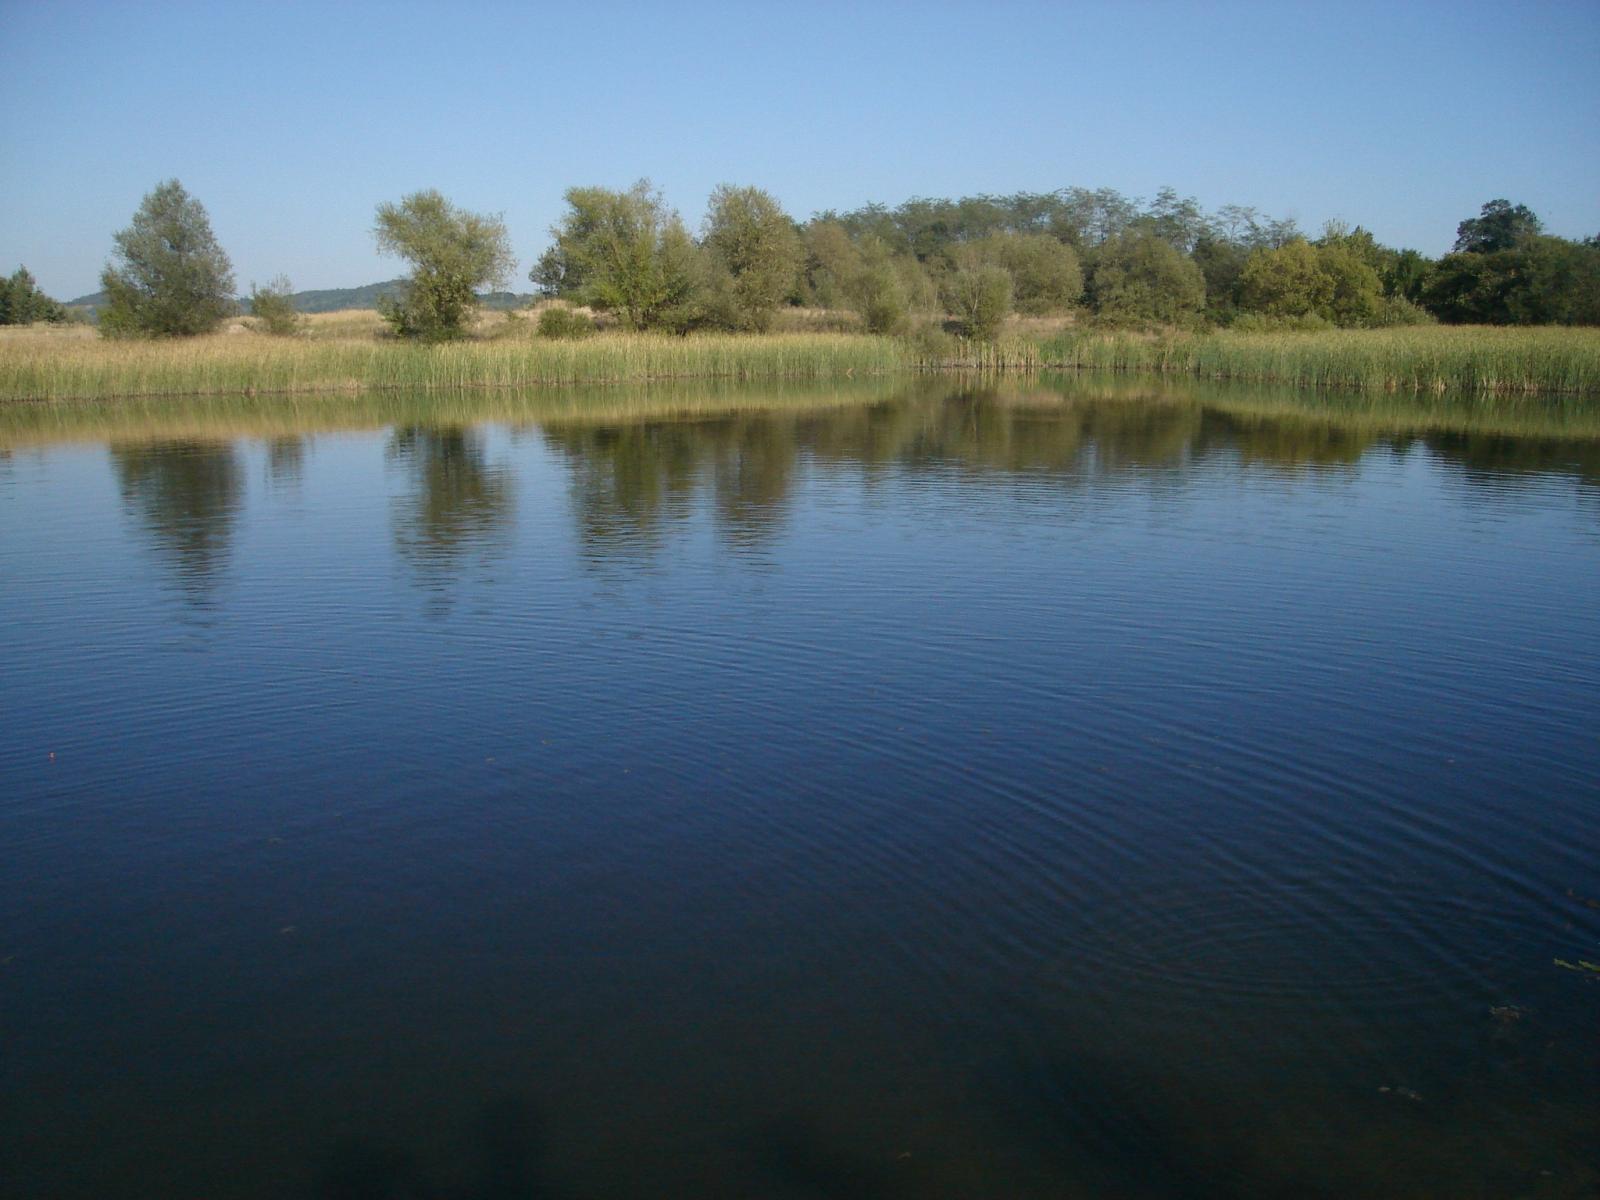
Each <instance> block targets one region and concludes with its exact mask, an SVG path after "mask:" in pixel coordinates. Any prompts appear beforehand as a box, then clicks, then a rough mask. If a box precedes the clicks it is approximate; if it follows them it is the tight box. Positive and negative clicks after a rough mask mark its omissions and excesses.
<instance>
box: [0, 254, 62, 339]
mask: <svg viewBox="0 0 1600 1200" xmlns="http://www.w3.org/2000/svg"><path fill="white" fill-rule="evenodd" d="M66 319H67V310H66V308H65V307H63V306H62V305H61V304H60V303H59V302H57V301H55V300H52V299H50V297H49V296H46V295H45V294H44V293H43V292H41V291H40V290H39V285H38V283H37V282H36V281H35V280H34V278H33V275H32V274H31V273H30V272H29V271H28V268H27V267H18V268H17V269H16V271H15V272H14V273H13V274H12V275H11V277H10V278H9V279H7V278H0V325H32V324H33V323H34V322H35V321H48V322H50V323H51V324H59V323H61V322H62V321H65V320H66Z"/></svg>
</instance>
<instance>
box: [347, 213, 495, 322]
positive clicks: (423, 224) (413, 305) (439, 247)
mask: <svg viewBox="0 0 1600 1200" xmlns="http://www.w3.org/2000/svg"><path fill="white" fill-rule="evenodd" d="M373 236H374V237H375V238H376V239H377V242H378V249H379V250H380V251H382V252H383V253H385V254H392V255H395V256H396V257H398V258H403V259H406V260H407V261H408V262H410V263H411V276H410V278H408V279H407V280H406V286H405V293H404V295H402V296H401V297H400V299H399V300H383V301H380V302H379V311H380V312H382V313H383V315H384V318H385V319H386V320H387V321H388V322H389V323H390V324H391V325H393V326H394V329H395V332H396V333H398V334H400V335H401V336H402V337H411V338H417V339H419V340H422V341H443V340H446V339H448V338H454V337H459V336H460V335H461V334H462V332H463V331H464V330H465V328H466V323H467V319H468V318H469V317H471V316H472V314H473V313H474V312H476V311H477V308H478V290H479V289H480V288H485V287H490V286H493V285H495V284H499V283H503V282H504V281H505V279H506V277H507V276H508V275H510V274H511V269H512V268H513V267H514V266H516V259H514V258H513V257H512V255H511V240H510V238H509V236H508V235H507V234H506V227H505V222H504V221H502V220H501V219H500V218H499V217H498V216H492V217H491V216H482V215H480V214H478V213H471V212H467V211H465V210H464V209H460V208H457V207H456V206H455V205H453V204H451V203H450V201H448V200H446V199H445V198H444V197H443V196H442V195H440V194H439V193H438V192H436V191H431V190H430V191H425V192H413V193H412V194H411V195H409V196H407V197H405V198H404V199H402V200H401V201H400V203H399V204H380V205H378V220H377V225H376V226H375V227H374V229H373Z"/></svg>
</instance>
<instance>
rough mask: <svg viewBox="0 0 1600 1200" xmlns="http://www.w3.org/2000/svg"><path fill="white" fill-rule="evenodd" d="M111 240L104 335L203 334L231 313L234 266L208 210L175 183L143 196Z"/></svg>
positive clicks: (102, 317) (102, 280)
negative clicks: (125, 225) (130, 218)
mask: <svg viewBox="0 0 1600 1200" xmlns="http://www.w3.org/2000/svg"><path fill="white" fill-rule="evenodd" d="M112 240H113V241H114V242H115V243H116V251H115V253H114V255H113V257H114V259H115V260H116V261H115V263H114V264H107V266H106V269H105V270H104V271H103V272H102V273H101V275H100V286H101V287H102V288H103V289H104V290H105V292H106V296H107V299H106V303H105V306H104V307H103V308H101V310H100V332H101V333H103V334H105V335H106V336H108V337H126V336H145V337H159V336H181V335H190V334H197V333H208V332H210V331H211V330H213V329H215V328H216V327H217V326H218V325H220V324H221V323H222V319H223V318H224V317H226V316H229V315H230V314H232V313H233V312H234V311H235V305H234V300H233V265H232V264H231V263H230V262H229V261H228V256H227V254H225V253H224V252H223V249H222V247H221V246H219V245H218V244H217V239H216V237H215V235H213V234H212V232H211V221H210V219H209V218H208V217H207V216H206V210H205V209H204V208H203V207H201V204H200V202H199V201H198V200H195V199H194V198H193V197H191V196H190V195H189V193H188V192H186V191H184V190H183V185H182V184H180V183H179V182H178V181H177V180H176V179H169V180H167V181H166V182H165V183H162V184H159V185H158V186H157V187H156V189H155V190H154V191H152V192H151V193H150V194H149V195H147V196H146V197H145V198H144V201H143V202H142V203H141V204H140V205H139V210H138V211H137V212H136V213H134V214H133V223H132V224H131V225H129V226H128V228H126V229H124V230H122V231H121V232H120V233H117V234H116V235H115V236H114V237H113V239H112Z"/></svg>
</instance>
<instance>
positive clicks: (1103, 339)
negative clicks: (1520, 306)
mask: <svg viewBox="0 0 1600 1200" xmlns="http://www.w3.org/2000/svg"><path fill="white" fill-rule="evenodd" d="M1040 353H1041V357H1042V358H1043V361H1044V363H1045V365H1047V366H1051V367H1073V368H1092V369H1095V370H1111V371H1155V372H1163V373H1176V374H1186V375H1196V376H1200V377H1203V378H1209V379H1248V380H1258V381H1262V382H1269V383H1280V384H1288V385H1291V386H1294V387H1313V388H1335V389H1362V390H1375V391H1387V392H1438V393H1444V392H1461V393H1466V394H1477V395H1508V394H1516V393H1537V392H1548V393H1558V394H1565V395H1595V394H1600V329H1567V328H1554V327H1540V328H1527V329H1515V328H1495V327H1489V326H1454V327H1445V326H1412V327H1408V328H1402V329H1365V330H1354V329H1339V330H1328V331H1325V332H1317V333H1233V332H1229V331H1227V330H1221V331H1218V332H1215V333H1202V334H1192V333H1168V334H1146V333H1104V332H1093V331H1082V332H1078V331H1073V332H1066V333H1062V334H1059V335H1057V336H1056V337H1053V338H1051V339H1049V340H1047V341H1046V342H1045V343H1044V344H1043V345H1042V346H1041V348H1040Z"/></svg>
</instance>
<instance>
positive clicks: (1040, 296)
mask: <svg viewBox="0 0 1600 1200" xmlns="http://www.w3.org/2000/svg"><path fill="white" fill-rule="evenodd" d="M962 251H963V252H962V253H961V254H958V255H957V264H958V265H961V266H969V267H970V266H978V265H984V266H992V267H1002V268H1004V269H1005V270H1006V271H1008V272H1009V273H1010V275H1011V279H1012V284H1013V288H1014V297H1015V300H1016V305H1017V308H1018V310H1019V311H1021V312H1025V313H1052V312H1065V311H1066V310H1068V309H1070V308H1071V307H1072V306H1073V305H1074V304H1076V303H1077V302H1078V301H1079V300H1080V299H1081V298H1082V296H1083V268H1082V267H1081V266H1080V265H1079V263H1078V254H1077V251H1075V250H1074V249H1073V248H1072V247H1071V246H1069V245H1067V244H1066V243H1065V242H1060V241H1057V240H1056V239H1055V238H1053V237H1051V236H1050V235H1049V234H1047V233H992V234H990V235H989V236H988V237H984V238H980V239H978V240H977V241H975V242H971V243H969V244H968V245H967V246H965V247H963V248H962ZM964 259H965V260H967V261H963V260H964Z"/></svg>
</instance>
